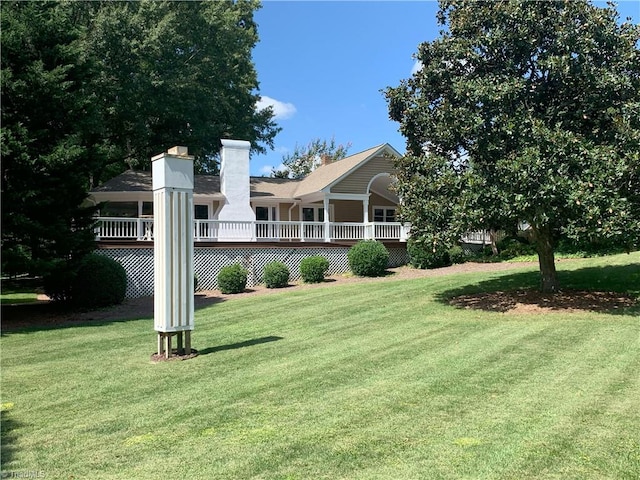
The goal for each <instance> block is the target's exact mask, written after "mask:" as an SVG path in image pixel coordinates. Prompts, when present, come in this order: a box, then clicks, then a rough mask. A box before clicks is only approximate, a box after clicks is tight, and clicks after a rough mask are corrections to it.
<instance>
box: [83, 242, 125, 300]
mask: <svg viewBox="0 0 640 480" xmlns="http://www.w3.org/2000/svg"><path fill="white" fill-rule="evenodd" d="M126 292H127V273H126V272H125V270H124V268H123V267H122V265H120V264H119V263H118V262H116V261H115V260H113V259H111V258H109V257H105V256H104V255H98V254H95V253H91V254H89V255H87V256H85V257H84V258H83V259H82V261H81V262H80V268H79V269H78V272H77V274H76V275H75V278H74V279H73V282H72V287H71V295H72V302H73V303H74V304H75V305H77V306H79V307H83V308H99V307H108V306H110V305H118V304H120V303H122V301H123V300H124V296H125V294H126Z"/></svg>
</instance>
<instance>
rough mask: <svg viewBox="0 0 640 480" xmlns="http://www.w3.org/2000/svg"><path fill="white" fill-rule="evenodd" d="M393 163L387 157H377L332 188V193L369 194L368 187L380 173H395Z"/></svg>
mask: <svg viewBox="0 0 640 480" xmlns="http://www.w3.org/2000/svg"><path fill="white" fill-rule="evenodd" d="M393 171H394V168H393V161H392V160H391V159H390V158H386V157H375V158H372V159H371V160H369V161H368V162H367V163H366V164H364V165H363V166H362V167H360V168H358V169H357V170H356V171H354V172H352V173H351V174H350V175H349V176H348V177H347V178H345V179H344V180H342V181H341V182H339V183H337V184H336V185H334V186H333V187H332V188H331V193H360V194H366V193H367V186H368V185H369V182H370V181H371V179H372V178H373V177H375V176H376V175H378V174H379V173H393Z"/></svg>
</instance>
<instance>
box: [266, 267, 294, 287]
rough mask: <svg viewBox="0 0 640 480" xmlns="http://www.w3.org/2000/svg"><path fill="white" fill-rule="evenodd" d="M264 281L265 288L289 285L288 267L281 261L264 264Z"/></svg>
mask: <svg viewBox="0 0 640 480" xmlns="http://www.w3.org/2000/svg"><path fill="white" fill-rule="evenodd" d="M263 279H264V283H265V285H266V286H267V288H282V287H286V286H287V285H289V268H288V267H287V266H286V265H285V264H284V263H282V262H270V263H267V264H266V265H265V266H264V274H263Z"/></svg>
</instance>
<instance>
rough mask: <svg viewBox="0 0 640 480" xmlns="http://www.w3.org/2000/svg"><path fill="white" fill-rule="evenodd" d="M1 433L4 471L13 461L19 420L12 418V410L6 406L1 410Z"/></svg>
mask: <svg viewBox="0 0 640 480" xmlns="http://www.w3.org/2000/svg"><path fill="white" fill-rule="evenodd" d="M0 417H1V418H0V430H1V433H0V435H1V436H2V450H1V451H0V469H1V470H2V471H3V472H4V471H5V470H7V469H8V466H9V464H10V463H11V462H12V461H13V457H14V455H15V452H16V433H15V432H16V430H17V428H18V427H19V425H18V422H16V421H15V420H14V419H12V418H11V411H10V410H5V409H4V408H3V409H2V410H1V411H0ZM3 478H4V476H3Z"/></svg>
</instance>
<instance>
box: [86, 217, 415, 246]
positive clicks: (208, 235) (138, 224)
mask: <svg viewBox="0 0 640 480" xmlns="http://www.w3.org/2000/svg"><path fill="white" fill-rule="evenodd" d="M96 221H97V225H96V239H97V240H138V241H153V218H150V217H149V218H144V217H138V218H130V217H98V218H96ZM193 223H194V229H193V230H194V231H193V239H194V241H195V242H238V241H246V239H247V238H251V241H255V242H260V241H265V242H274V241H276V242H279V241H283V242H334V241H358V240H369V239H372V240H380V241H397V242H406V241H407V237H408V233H409V228H410V226H409V225H403V224H402V223H399V222H300V221H229V220H198V219H196V220H194V222H193Z"/></svg>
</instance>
